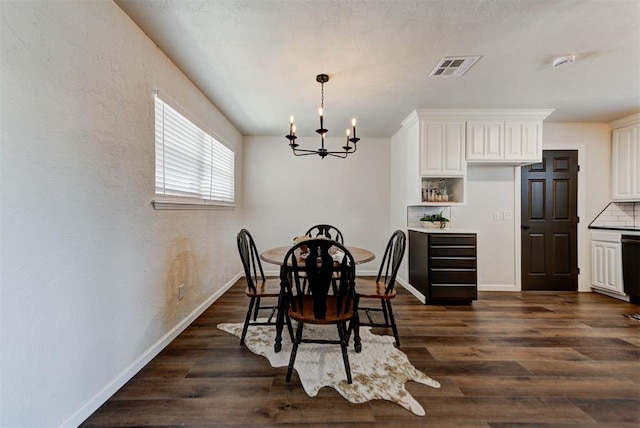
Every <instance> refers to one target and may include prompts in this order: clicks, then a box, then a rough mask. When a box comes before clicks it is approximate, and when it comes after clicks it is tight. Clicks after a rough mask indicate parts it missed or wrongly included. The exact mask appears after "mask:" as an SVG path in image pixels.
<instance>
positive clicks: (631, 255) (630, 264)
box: [621, 235, 640, 304]
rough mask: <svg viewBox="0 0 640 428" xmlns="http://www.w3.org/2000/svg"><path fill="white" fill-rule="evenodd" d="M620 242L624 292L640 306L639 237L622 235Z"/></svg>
mask: <svg viewBox="0 0 640 428" xmlns="http://www.w3.org/2000/svg"><path fill="white" fill-rule="evenodd" d="M621 242H622V282H623V284H624V292H625V293H626V294H628V295H629V297H630V298H631V302H633V303H635V304H640V236H634V235H622V239H621Z"/></svg>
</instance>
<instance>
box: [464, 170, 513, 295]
mask: <svg viewBox="0 0 640 428" xmlns="http://www.w3.org/2000/svg"><path fill="white" fill-rule="evenodd" d="M517 172H518V173H519V172H520V170H519V169H517ZM514 186H515V184H514V168H513V167H509V166H482V165H470V166H468V167H467V188H466V189H465V190H466V195H465V201H466V205H464V206H458V207H452V208H451V221H452V224H453V225H454V226H453V227H461V228H466V229H472V230H476V231H477V232H478V235H477V239H478V241H477V242H478V254H477V257H478V288H479V289H480V290H486V289H493V290H501V289H511V288H512V285H513V284H514V266H515V254H514V226H513V225H514V222H513V220H512V221H505V220H502V219H501V220H499V221H496V220H494V219H493V213H494V212H496V211H497V212H499V213H500V215H501V218H503V214H504V211H511V212H512V213H513V212H514V210H515V208H514Z"/></svg>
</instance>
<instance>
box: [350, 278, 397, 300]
mask: <svg viewBox="0 0 640 428" xmlns="http://www.w3.org/2000/svg"><path fill="white" fill-rule="evenodd" d="M386 289H387V285H386V284H385V283H384V282H376V280H375V279H368V278H360V277H358V278H356V293H358V296H360V297H368V298H372V299H393V298H394V297H396V290H395V288H394V289H393V290H391V291H390V292H389V294H384V292H385V290H386Z"/></svg>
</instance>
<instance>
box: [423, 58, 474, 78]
mask: <svg viewBox="0 0 640 428" xmlns="http://www.w3.org/2000/svg"><path fill="white" fill-rule="evenodd" d="M480 58H482V56H481V55H476V56H445V57H444V58H442V59H441V60H440V62H439V63H438V65H436V68H434V69H433V71H432V72H431V74H430V75H429V77H434V76H446V77H459V76H462V75H463V74H465V73H466V72H467V71H468V70H469V69H470V68H471V66H472V65H473V64H475V63H476V62H477V61H478V60H479V59H480Z"/></svg>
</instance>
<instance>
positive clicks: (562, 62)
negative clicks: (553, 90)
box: [552, 55, 576, 68]
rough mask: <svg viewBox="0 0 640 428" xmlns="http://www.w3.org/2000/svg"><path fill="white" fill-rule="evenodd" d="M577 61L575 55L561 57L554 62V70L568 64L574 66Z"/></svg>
mask: <svg viewBox="0 0 640 428" xmlns="http://www.w3.org/2000/svg"><path fill="white" fill-rule="evenodd" d="M575 60H576V56H575V55H565V56H559V57H558V58H556V59H554V60H553V63H552V64H553V68H557V67H560V66H563V65H566V64H573V62H574V61H575Z"/></svg>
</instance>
